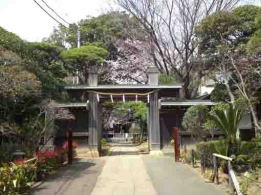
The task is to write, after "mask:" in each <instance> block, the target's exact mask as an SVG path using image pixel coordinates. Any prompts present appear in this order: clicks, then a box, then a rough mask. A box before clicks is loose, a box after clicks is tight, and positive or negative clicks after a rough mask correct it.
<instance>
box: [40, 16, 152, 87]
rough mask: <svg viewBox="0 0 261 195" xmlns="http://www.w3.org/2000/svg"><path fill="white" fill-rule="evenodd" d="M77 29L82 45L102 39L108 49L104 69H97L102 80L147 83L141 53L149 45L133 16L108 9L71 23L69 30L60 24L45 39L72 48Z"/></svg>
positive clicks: (146, 57) (143, 59) (144, 62)
mask: <svg viewBox="0 0 261 195" xmlns="http://www.w3.org/2000/svg"><path fill="white" fill-rule="evenodd" d="M78 29H80V35H81V39H80V44H81V45H82V46H85V45H88V44H91V43H95V42H101V43H103V46H104V47H105V48H106V49H107V50H108V52H109V55H108V56H107V57H106V63H105V64H104V66H103V72H100V74H102V75H103V77H102V78H103V82H104V81H106V82H113V83H126V82H128V83H146V82H147V75H146V69H147V68H148V66H149V65H150V64H151V61H150V59H149V58H148V55H146V53H145V52H144V51H145V49H146V47H148V44H147V43H146V42H145V38H146V34H145V33H144V30H143V27H142V26H141V25H140V23H139V22H138V20H137V19H136V18H134V17H131V16H130V15H129V14H126V13H124V12H109V13H106V14H102V15H100V16H98V17H91V18H87V19H82V20H81V21H79V22H78V24H72V25H71V26H70V27H69V29H65V28H64V27H62V26H60V27H59V29H55V30H54V32H53V34H52V35H51V36H50V37H49V38H48V39H45V41H47V42H51V43H54V44H56V45H63V47H70V48H75V47H77V30H78ZM108 73H110V74H108ZM117 73H121V74H117Z"/></svg>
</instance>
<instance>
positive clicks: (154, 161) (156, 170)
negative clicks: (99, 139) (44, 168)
mask: <svg viewBox="0 0 261 195" xmlns="http://www.w3.org/2000/svg"><path fill="white" fill-rule="evenodd" d="M137 150H138V149H137V148H136V147H134V146H131V145H118V146H117V145H116V146H113V147H112V152H111V156H108V157H103V158H99V159H92V160H90V159H89V160H88V159H81V160H79V161H77V162H74V163H73V165H71V166H69V167H65V168H64V170H63V169H62V170H60V171H59V173H58V174H57V175H56V176H55V177H54V178H52V179H50V180H48V181H47V182H45V183H43V184H42V185H41V186H40V187H38V188H37V189H36V190H34V192H33V194H35V195H47V194H48V195H90V194H91V195H156V194H157V195H202V194H206V195H210V194H211V195H223V194H225V192H224V191H222V190H220V189H219V188H217V187H216V186H214V185H213V184H211V183H205V181H204V180H203V179H202V178H201V177H200V176H199V175H198V174H196V173H195V172H194V171H193V170H192V169H191V168H189V167H188V166H187V165H184V164H181V163H175V162H174V159H173V157H166V156H151V155H141V154H139V153H138V151H137Z"/></svg>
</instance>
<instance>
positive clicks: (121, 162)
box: [92, 145, 157, 195]
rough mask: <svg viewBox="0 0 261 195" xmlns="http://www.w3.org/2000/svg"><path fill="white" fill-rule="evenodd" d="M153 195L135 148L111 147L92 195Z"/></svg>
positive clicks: (153, 191) (140, 158)
mask: <svg viewBox="0 0 261 195" xmlns="http://www.w3.org/2000/svg"><path fill="white" fill-rule="evenodd" d="M154 194H157V193H156V191H155V189H154V187H153V185H152V182H151V180H150V177H149V175H148V174H147V172H146V168H145V166H144V162H143V160H142V156H141V155H139V154H138V152H137V148H136V147H133V146H130V145H129V146H124V147H121V146H115V147H113V151H112V155H111V156H110V157H108V159H107V161H106V164H105V166H104V168H103V171H102V173H101V175H100V176H99V177H98V180H97V183H96V186H95V188H94V189H93V192H92V195H154Z"/></svg>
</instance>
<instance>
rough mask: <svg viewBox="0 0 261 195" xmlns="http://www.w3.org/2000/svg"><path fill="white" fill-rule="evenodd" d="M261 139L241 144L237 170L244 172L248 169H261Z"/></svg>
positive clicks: (237, 158) (236, 161)
mask: <svg viewBox="0 0 261 195" xmlns="http://www.w3.org/2000/svg"><path fill="white" fill-rule="evenodd" d="M260 151H261V139H253V140H251V141H242V142H240V144H239V147H238V151H237V156H236V159H235V161H234V164H235V165H237V169H238V170H239V171H240V170H242V171H243V170H244V169H243V168H244V166H246V168H251V169H256V168H261V152H260Z"/></svg>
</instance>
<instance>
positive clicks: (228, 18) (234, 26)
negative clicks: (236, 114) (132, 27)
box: [196, 5, 261, 135]
mask: <svg viewBox="0 0 261 195" xmlns="http://www.w3.org/2000/svg"><path fill="white" fill-rule="evenodd" d="M260 13H261V7H258V6H252V5H247V6H242V7H238V8H235V9H233V10H232V11H230V12H218V13H214V14H212V15H210V16H208V17H206V18H205V19H203V20H202V22H201V23H200V24H199V25H198V27H197V29H196V35H197V36H198V38H199V40H200V47H199V50H200V54H201V56H202V58H204V59H206V61H208V62H209V63H206V66H203V67H201V68H203V69H206V70H209V71H214V72H219V73H221V75H222V80H221V82H222V83H223V84H224V85H225V86H226V89H227V92H228V94H229V96H230V100H231V101H232V102H234V101H235V93H234V92H236V93H237V94H239V97H242V98H244V99H245V100H246V102H247V104H248V108H249V111H250V113H251V116H252V119H253V123H254V125H255V130H256V135H259V134H260V132H261V126H260V124H259V122H258V118H257V113H256V112H255V109H254V106H255V102H256V101H255V99H256V94H257V91H258V90H259V89H260V84H261V75H260V60H258V58H259V56H258V52H259V49H260V47H259V45H258V44H259V36H260V35H259V32H260V19H259V18H260ZM229 82H232V83H233V84H232V85H230V84H229ZM233 88H234V89H235V90H234V89H233Z"/></svg>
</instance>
